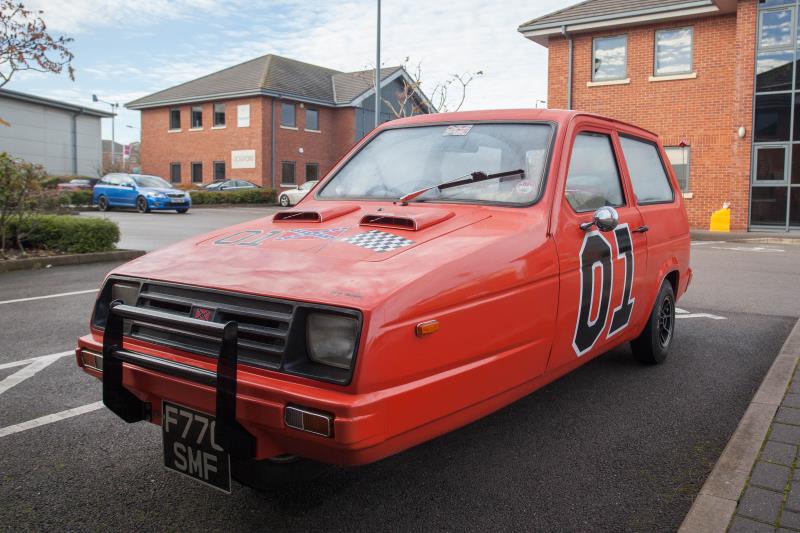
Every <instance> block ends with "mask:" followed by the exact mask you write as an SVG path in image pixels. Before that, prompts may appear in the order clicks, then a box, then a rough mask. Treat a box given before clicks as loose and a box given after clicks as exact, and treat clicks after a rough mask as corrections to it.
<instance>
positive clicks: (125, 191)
mask: <svg viewBox="0 0 800 533" xmlns="http://www.w3.org/2000/svg"><path fill="white" fill-rule="evenodd" d="M118 190H119V202H120V205H126V206H132V205H136V198H137V197H138V196H139V192H138V191H137V190H136V183H134V181H133V180H132V179H131V178H130V177H128V176H126V175H124V174H120V176H119V187H118Z"/></svg>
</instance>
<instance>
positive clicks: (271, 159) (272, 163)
mask: <svg viewBox="0 0 800 533" xmlns="http://www.w3.org/2000/svg"><path fill="white" fill-rule="evenodd" d="M271 101H272V117H271V118H272V120H270V122H271V123H272V124H271V125H270V126H271V128H272V134H271V137H272V148H271V154H270V157H269V166H270V172H271V174H272V190H273V191H274V190H275V98H274V97H273V98H271Z"/></svg>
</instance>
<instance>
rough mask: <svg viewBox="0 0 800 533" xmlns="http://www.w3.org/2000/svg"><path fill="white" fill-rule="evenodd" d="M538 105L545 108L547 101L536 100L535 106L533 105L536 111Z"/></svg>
mask: <svg viewBox="0 0 800 533" xmlns="http://www.w3.org/2000/svg"><path fill="white" fill-rule="evenodd" d="M539 104H544V107H545V108H546V107H547V100H536V104H534V105H535V106H536V109H539Z"/></svg>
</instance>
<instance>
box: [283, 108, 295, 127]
mask: <svg viewBox="0 0 800 533" xmlns="http://www.w3.org/2000/svg"><path fill="white" fill-rule="evenodd" d="M296 124H297V123H296V121H295V118H294V104H287V103H282V104H281V126H286V127H288V128H294V127H296Z"/></svg>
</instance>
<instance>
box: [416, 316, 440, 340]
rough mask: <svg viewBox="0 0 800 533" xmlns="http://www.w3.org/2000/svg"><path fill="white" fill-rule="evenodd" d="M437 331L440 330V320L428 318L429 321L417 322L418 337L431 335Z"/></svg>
mask: <svg viewBox="0 0 800 533" xmlns="http://www.w3.org/2000/svg"><path fill="white" fill-rule="evenodd" d="M437 331H439V321H438V320H428V321H427V322H420V323H419V324H417V337H424V336H425V335H430V334H431V333H436V332H437Z"/></svg>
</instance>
